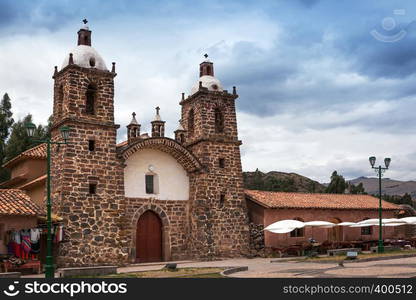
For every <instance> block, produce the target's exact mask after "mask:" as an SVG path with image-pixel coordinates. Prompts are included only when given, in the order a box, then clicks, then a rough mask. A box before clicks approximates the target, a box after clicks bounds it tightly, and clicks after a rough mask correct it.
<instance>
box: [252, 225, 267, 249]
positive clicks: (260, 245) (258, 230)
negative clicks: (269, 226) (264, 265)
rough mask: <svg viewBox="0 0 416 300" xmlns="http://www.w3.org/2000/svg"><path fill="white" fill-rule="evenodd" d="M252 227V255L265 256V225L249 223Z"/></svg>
mask: <svg viewBox="0 0 416 300" xmlns="http://www.w3.org/2000/svg"><path fill="white" fill-rule="evenodd" d="M249 228H250V256H253V257H254V256H264V247H265V246H264V230H263V229H264V226H263V225H262V224H255V223H249Z"/></svg>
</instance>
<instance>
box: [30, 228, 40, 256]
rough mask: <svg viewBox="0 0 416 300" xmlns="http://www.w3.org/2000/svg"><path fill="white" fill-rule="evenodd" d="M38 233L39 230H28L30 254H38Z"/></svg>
mask: <svg viewBox="0 0 416 300" xmlns="http://www.w3.org/2000/svg"><path fill="white" fill-rule="evenodd" d="M40 233H41V230H40V229H39V228H32V229H30V243H31V250H30V253H31V254H38V253H39V252H40Z"/></svg>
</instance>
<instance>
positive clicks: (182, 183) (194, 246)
mask: <svg viewBox="0 0 416 300" xmlns="http://www.w3.org/2000/svg"><path fill="white" fill-rule="evenodd" d="M77 44H78V45H77V46H76V47H75V48H74V49H73V50H72V51H71V52H69V53H68V54H67V55H66V56H65V59H64V63H63V65H62V67H61V69H60V70H58V68H57V67H55V72H54V74H53V79H54V100H53V125H52V130H51V134H52V137H53V139H54V140H60V133H59V128H60V127H62V126H69V127H70V128H71V132H70V140H69V141H70V144H68V145H60V146H59V147H58V146H55V147H53V149H52V168H51V170H52V200H53V210H54V213H55V214H56V215H58V216H59V217H61V218H63V223H64V231H65V238H64V240H63V241H62V242H61V244H60V247H59V255H58V257H57V263H58V265H59V266H88V265H103V264H116V265H121V264H127V263H133V262H149V261H169V260H180V259H206V260H209V259H214V258H221V257H238V256H245V255H247V254H249V253H250V231H249V218H250V221H251V222H252V223H254V224H260V225H262V226H267V225H268V224H270V223H273V222H276V221H278V220H281V219H294V218H300V219H303V220H305V221H308V220H311V219H314V220H323V221H331V220H333V219H334V218H337V219H339V220H342V221H360V220H362V219H364V218H374V217H376V213H377V210H376V206H375V202H374V201H375V200H374V199H375V198H372V197H369V196H366V197H361V198H359V199H358V198H357V199H356V200H355V201H354V202H351V201H350V199H351V198H349V197H352V196H349V195H345V197H343V196H342V195H327V196H326V197H327V198H326V200H325V199H323V198H324V196H315V195H311V194H299V195H298V196H296V197H295V196H291V195H290V194H288V195H286V196H285V195H283V194H285V193H269V192H259V191H247V190H246V191H244V188H243V176H242V166H241V156H240V145H241V141H240V140H239V139H238V126H237V119H236V107H235V101H236V99H237V98H238V95H237V92H236V89H235V87H233V88H232V91H231V92H228V91H227V90H225V89H224V88H223V86H222V85H221V82H220V81H219V80H218V79H217V78H216V77H215V76H214V65H213V63H212V62H211V61H209V60H208V59H207V57H205V60H204V61H203V62H202V63H201V64H200V66H199V79H198V80H197V81H196V83H195V85H194V86H193V87H192V88H191V93H190V95H188V96H186V97H185V94H182V97H181V99H180V102H179V104H180V105H181V116H180V119H181V120H180V121H179V124H178V127H177V129H176V130H175V131H174V138H169V137H167V136H166V133H165V121H163V118H162V116H161V111H160V108H159V107H157V108H156V111H155V116H154V118H153V121H152V122H151V133H149V134H148V133H145V132H142V124H140V120H138V118H137V115H136V114H135V113H134V112H133V113H132V119H131V122H130V123H129V124H128V125H127V140H126V141H124V142H122V143H120V144H116V136H117V129H118V128H119V125H117V124H115V123H114V109H115V108H114V79H115V77H116V75H117V74H116V69H115V63H112V65H111V69H108V68H107V65H106V63H105V61H104V60H103V58H102V57H101V56H100V55H99V54H98V52H97V51H96V50H95V49H94V48H93V47H92V46H91V44H92V39H91V31H90V30H89V28H88V27H86V26H84V27H83V28H81V29H80V30H79V31H78V43H77ZM139 109H140V107H137V110H139ZM45 149H46V147H45V145H39V146H36V147H34V148H32V149H29V150H27V151H25V152H23V153H22V154H20V155H19V156H18V157H16V158H14V159H13V160H11V161H9V162H7V163H6V164H5V165H4V166H5V167H8V168H9V169H11V171H12V172H11V173H12V178H11V179H10V180H9V181H8V182H5V183H3V184H2V185H1V187H3V188H17V189H20V190H23V191H25V192H26V193H27V194H28V195H30V197H31V198H32V201H33V202H35V203H37V204H38V205H39V206H41V207H44V201H45V200H44V199H45V189H44V187H45V179H46V175H45V173H46V172H45V170H46V153H45V151H46V150H45ZM263 193H264V194H263ZM268 193H269V194H268ZM314 197H318V198H319V197H320V198H319V199H318V198H317V199H315V198H314ZM357 197H358V196H357ZM334 203H338V204H339V207H334V206H333V205H334ZM352 203H353V204H352ZM318 204H319V205H318ZM384 207H385V216H386V217H387V216H393V214H394V211H395V210H398V209H399V208H398V207H397V206H395V205H393V204H387V203H385V206H384ZM247 208H248V210H247ZM357 230H358V231H359V229H357ZM357 230H352V231H351V234H350V233H349V232H345V235H343V237H344V238H353V239H355V238H356V236H354V235H352V233H353V232H355V233H357V232H358V231H357ZM265 235H266V236H265V238H266V244H267V245H268V246H273V245H277V244H282V245H284V244H288V243H292V242H294V241H296V240H299V239H301V238H302V237H294V238H292V237H283V238H282V236H280V237H279V235H273V234H271V233H265ZM308 236H309V233H308V229H306V232H305V235H304V237H303V239H305V238H306V237H308ZM317 238H321V237H318V236H317ZM325 238H327V237H326V236H322V239H325ZM336 238H340V234H336Z"/></svg>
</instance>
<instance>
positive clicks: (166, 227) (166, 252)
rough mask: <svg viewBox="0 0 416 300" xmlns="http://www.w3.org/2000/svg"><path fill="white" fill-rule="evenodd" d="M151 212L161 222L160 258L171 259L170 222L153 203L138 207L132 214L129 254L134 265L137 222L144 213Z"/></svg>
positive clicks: (163, 212) (164, 213) (162, 211)
mask: <svg viewBox="0 0 416 300" xmlns="http://www.w3.org/2000/svg"><path fill="white" fill-rule="evenodd" d="M149 210H150V211H152V212H154V213H155V214H156V215H158V216H159V218H160V220H161V221H162V257H163V260H164V261H169V260H170V259H171V248H170V221H169V217H168V215H167V214H166V212H165V211H164V210H163V209H162V208H161V207H160V206H159V205H157V204H155V203H146V204H143V205H142V206H140V207H139V208H138V209H137V210H136V211H135V212H134V214H133V219H132V223H131V228H132V239H131V240H132V242H131V253H130V261H131V262H132V263H134V262H135V261H136V240H137V230H136V229H137V222H138V221H139V219H140V217H141V216H142V215H143V214H144V213H145V212H146V211H149Z"/></svg>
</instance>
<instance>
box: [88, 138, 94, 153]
mask: <svg viewBox="0 0 416 300" xmlns="http://www.w3.org/2000/svg"><path fill="white" fill-rule="evenodd" d="M88 150H89V151H95V141H94V140H89V141H88Z"/></svg>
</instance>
